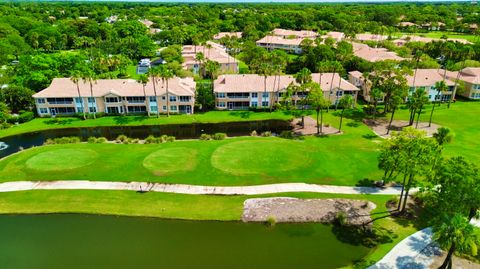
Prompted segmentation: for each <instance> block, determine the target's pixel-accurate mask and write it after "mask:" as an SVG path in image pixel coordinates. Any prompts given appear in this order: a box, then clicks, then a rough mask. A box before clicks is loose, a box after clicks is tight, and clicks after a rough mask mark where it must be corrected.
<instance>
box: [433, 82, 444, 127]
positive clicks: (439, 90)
mask: <svg viewBox="0 0 480 269" xmlns="http://www.w3.org/2000/svg"><path fill="white" fill-rule="evenodd" d="M435 89H437V95H436V96H440V98H441V94H442V93H444V92H446V91H447V89H448V87H447V84H445V79H444V80H442V81H437V82H436V83H435ZM435 99H436V98H435ZM435 101H436V100H433V101H432V103H433V105H432V111H431V112H430V120H429V121H428V127H430V126H432V119H433V111H434V110H435V104H436V102H435Z"/></svg>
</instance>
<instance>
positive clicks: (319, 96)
mask: <svg viewBox="0 0 480 269" xmlns="http://www.w3.org/2000/svg"><path fill="white" fill-rule="evenodd" d="M305 86H306V88H308V89H309V91H308V103H309V104H310V105H311V106H312V107H314V109H315V111H316V112H317V135H319V134H322V133H323V109H325V108H326V107H327V106H328V105H329V101H328V100H327V99H325V97H324V96H323V90H322V89H321V88H320V85H318V83H315V82H309V83H307V84H306V85H305ZM319 116H320V121H319Z"/></svg>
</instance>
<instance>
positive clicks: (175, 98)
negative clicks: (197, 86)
mask: <svg viewBox="0 0 480 269" xmlns="http://www.w3.org/2000/svg"><path fill="white" fill-rule="evenodd" d="M169 99H170V102H176V101H177V97H176V96H169Z"/></svg>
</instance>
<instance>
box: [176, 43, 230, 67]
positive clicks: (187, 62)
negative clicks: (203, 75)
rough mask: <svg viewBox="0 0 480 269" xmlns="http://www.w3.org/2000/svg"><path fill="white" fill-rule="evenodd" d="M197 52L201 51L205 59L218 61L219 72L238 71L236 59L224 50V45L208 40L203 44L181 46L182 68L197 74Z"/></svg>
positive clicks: (198, 64)
mask: <svg viewBox="0 0 480 269" xmlns="http://www.w3.org/2000/svg"><path fill="white" fill-rule="evenodd" d="M199 52H201V53H203V56H204V57H205V60H211V61H215V62H218V63H219V64H220V72H221V73H238V61H237V60H236V59H235V58H233V57H232V56H230V55H229V54H228V53H227V52H226V50H225V47H223V46H222V45H220V44H217V43H215V42H210V41H208V42H207V45H205V46H203V45H202V46H195V45H186V46H183V47H182V57H183V59H184V62H183V68H184V69H186V70H191V71H192V72H193V73H195V74H198V72H199V70H200V62H199V61H197V59H196V57H197V54H198V53H199Z"/></svg>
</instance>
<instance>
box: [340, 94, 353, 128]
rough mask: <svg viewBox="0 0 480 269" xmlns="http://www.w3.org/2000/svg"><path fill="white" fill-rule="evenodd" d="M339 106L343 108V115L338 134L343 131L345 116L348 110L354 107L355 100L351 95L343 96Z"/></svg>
mask: <svg viewBox="0 0 480 269" xmlns="http://www.w3.org/2000/svg"><path fill="white" fill-rule="evenodd" d="M338 104H339V105H340V107H341V108H342V113H341V114H340V126H339V127H338V132H339V133H340V132H341V131H342V122H343V114H344V112H345V109H346V108H351V107H352V105H353V98H352V96H351V95H350V94H347V95H344V96H342V98H340V100H339V101H338Z"/></svg>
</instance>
